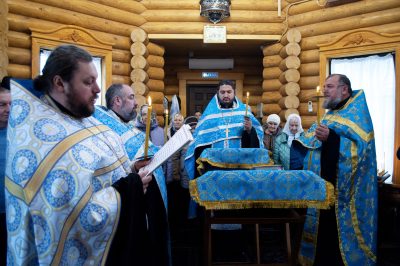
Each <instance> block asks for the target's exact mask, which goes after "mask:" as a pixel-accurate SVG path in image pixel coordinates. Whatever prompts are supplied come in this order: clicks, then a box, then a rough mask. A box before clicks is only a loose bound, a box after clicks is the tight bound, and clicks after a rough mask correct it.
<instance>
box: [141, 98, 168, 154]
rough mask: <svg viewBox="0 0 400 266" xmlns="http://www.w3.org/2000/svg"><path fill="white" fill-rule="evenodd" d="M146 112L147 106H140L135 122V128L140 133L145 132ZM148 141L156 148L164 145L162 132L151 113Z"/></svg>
mask: <svg viewBox="0 0 400 266" xmlns="http://www.w3.org/2000/svg"><path fill="white" fill-rule="evenodd" d="M147 110H148V105H147V104H144V105H142V106H141V107H140V112H139V114H138V116H137V118H136V122H135V127H136V128H137V129H139V130H140V131H142V132H146V121H147ZM150 141H151V142H152V143H153V144H154V145H155V146H158V147H160V146H162V145H164V130H163V129H162V127H160V126H159V125H158V122H157V117H156V114H155V112H152V113H151V121H150Z"/></svg>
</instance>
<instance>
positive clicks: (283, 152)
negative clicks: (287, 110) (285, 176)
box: [273, 114, 304, 170]
mask: <svg viewBox="0 0 400 266" xmlns="http://www.w3.org/2000/svg"><path fill="white" fill-rule="evenodd" d="M303 132H304V130H303V127H302V126H301V118H300V116H299V115H298V114H290V115H289V116H288V119H287V121H286V124H285V127H284V128H283V130H282V134H280V135H279V136H278V137H277V138H276V140H275V146H274V152H273V158H274V162H275V164H280V165H282V166H283V168H284V169H285V170H301V169H303V159H304V155H303V153H302V151H300V150H298V149H295V148H294V147H293V146H292V143H293V140H295V139H298V138H299V137H300V136H301V135H303V134H304V133H303Z"/></svg>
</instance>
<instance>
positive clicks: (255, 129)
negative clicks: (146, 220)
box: [185, 80, 263, 179]
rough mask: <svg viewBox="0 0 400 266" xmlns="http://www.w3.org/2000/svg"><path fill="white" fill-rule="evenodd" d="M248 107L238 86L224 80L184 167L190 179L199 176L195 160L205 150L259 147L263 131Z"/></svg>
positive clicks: (191, 147)
mask: <svg viewBox="0 0 400 266" xmlns="http://www.w3.org/2000/svg"><path fill="white" fill-rule="evenodd" d="M246 108H247V106H246V105H245V104H243V103H242V102H241V101H240V100H239V99H238V98H237V97H236V88H235V83H234V82H233V81H231V80H222V81H221V82H220V83H219V84H218V91H217V93H216V95H215V96H214V97H213V98H212V99H211V101H210V103H209V104H208V105H207V108H206V110H205V111H204V113H203V114H202V119H201V120H200V121H199V123H198V124H197V127H196V130H195V132H194V134H193V137H194V142H192V143H191V144H190V146H189V148H188V150H187V153H186V158H185V167H186V170H187V171H188V174H189V177H190V179H193V178H194V177H195V175H197V174H196V173H197V171H196V170H195V169H196V165H195V161H196V159H197V158H198V157H199V156H200V154H201V153H202V151H203V150H205V149H206V148H260V146H262V145H263V141H262V139H263V129H262V127H261V125H260V123H259V122H258V120H257V119H256V118H255V117H254V115H253V114H252V113H251V111H250V110H247V112H246Z"/></svg>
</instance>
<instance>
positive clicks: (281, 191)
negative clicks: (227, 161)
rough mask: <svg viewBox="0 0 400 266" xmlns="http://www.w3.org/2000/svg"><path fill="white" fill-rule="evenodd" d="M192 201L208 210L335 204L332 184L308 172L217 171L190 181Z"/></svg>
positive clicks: (326, 207)
mask: <svg viewBox="0 0 400 266" xmlns="http://www.w3.org/2000/svg"><path fill="white" fill-rule="evenodd" d="M189 189H190V194H191V196H192V198H193V199H194V200H195V201H196V202H197V203H198V204H199V205H200V206H204V207H205V209H207V210H228V209H247V208H308V207H312V208H318V209H328V208H329V206H330V205H333V204H334V188H333V185H332V184H331V183H329V182H326V181H325V180H324V179H322V178H321V177H319V176H318V175H316V174H315V173H313V172H311V171H305V170H298V171H295V170H291V171H284V170H215V171H208V172H206V173H205V174H204V175H202V176H200V177H198V178H197V179H194V180H191V181H190V186H189Z"/></svg>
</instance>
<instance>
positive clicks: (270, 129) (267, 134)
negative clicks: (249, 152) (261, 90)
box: [263, 114, 282, 152]
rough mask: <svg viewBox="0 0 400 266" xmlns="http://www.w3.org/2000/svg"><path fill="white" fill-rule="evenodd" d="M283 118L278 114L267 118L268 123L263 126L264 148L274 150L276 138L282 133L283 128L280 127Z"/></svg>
mask: <svg viewBox="0 0 400 266" xmlns="http://www.w3.org/2000/svg"><path fill="white" fill-rule="evenodd" d="M280 123H281V118H280V117H279V115H277V114H271V115H269V116H268V118H267V123H266V124H265V125H264V126H263V129H264V138H263V142H264V148H266V149H267V150H270V151H271V152H272V151H273V150H274V143H275V139H276V137H278V136H279V135H280V134H281V133H282V128H281V127H280V126H279V124H280Z"/></svg>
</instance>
